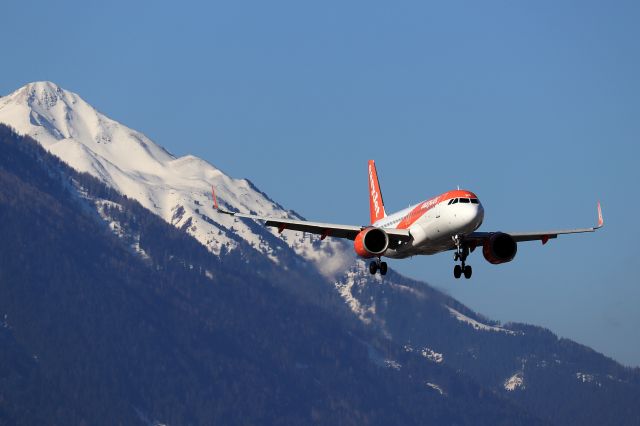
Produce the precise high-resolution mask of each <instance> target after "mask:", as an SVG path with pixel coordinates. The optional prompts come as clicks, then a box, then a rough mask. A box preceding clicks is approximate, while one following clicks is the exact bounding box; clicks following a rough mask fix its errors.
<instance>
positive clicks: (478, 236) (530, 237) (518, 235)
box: [465, 203, 604, 245]
mask: <svg viewBox="0 0 640 426" xmlns="http://www.w3.org/2000/svg"><path fill="white" fill-rule="evenodd" d="M603 226H604V220H603V218H602V208H601V207H600V203H598V225H597V226H594V227H592V228H577V229H561V230H552V231H538V232H505V234H509V235H510V236H511V237H512V238H513V239H514V240H515V241H516V242H520V241H537V240H540V241H542V244H546V243H547V241H548V240H550V239H552V238H558V235H565V234H580V233H583V232H594V231H596V230H598V229H600V228H602V227H603ZM493 234H495V232H472V233H471V234H469V235H466V236H465V240H466V241H470V242H474V243H476V244H477V245H481V244H482V242H483V241H484V240H485V239H487V238H489V237H491V235H493Z"/></svg>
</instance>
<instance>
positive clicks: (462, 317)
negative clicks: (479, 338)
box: [446, 306, 523, 336]
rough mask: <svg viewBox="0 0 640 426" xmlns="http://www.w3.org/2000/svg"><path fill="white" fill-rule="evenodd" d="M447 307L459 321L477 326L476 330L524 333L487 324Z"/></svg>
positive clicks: (510, 333) (513, 333)
mask: <svg viewBox="0 0 640 426" xmlns="http://www.w3.org/2000/svg"><path fill="white" fill-rule="evenodd" d="M446 308H447V309H448V310H449V312H450V313H451V315H452V316H454V317H455V318H456V319H457V320H458V321H462V322H464V323H466V324H469V325H470V326H472V327H473V328H475V329H476V330H483V331H494V332H499V333H506V334H509V335H512V336H515V335H518V334H523V333H522V332H515V331H513V330H508V329H506V328H503V327H497V326H494V325H487V324H483V323H481V322H479V321H476V320H474V319H473V318H469V317H468V316H466V315H465V314H463V313H461V312H458V311H456V310H455V309H453V308H452V307H450V306H446Z"/></svg>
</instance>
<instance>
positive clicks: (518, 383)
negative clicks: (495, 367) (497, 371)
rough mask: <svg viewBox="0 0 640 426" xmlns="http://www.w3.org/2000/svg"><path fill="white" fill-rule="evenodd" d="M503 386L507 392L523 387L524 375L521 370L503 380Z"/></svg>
mask: <svg viewBox="0 0 640 426" xmlns="http://www.w3.org/2000/svg"><path fill="white" fill-rule="evenodd" d="M504 388H505V390H507V391H509V392H513V391H515V390H517V389H524V375H523V374H522V372H519V373H516V374H514V375H513V376H511V377H509V378H508V379H507V380H505V381H504Z"/></svg>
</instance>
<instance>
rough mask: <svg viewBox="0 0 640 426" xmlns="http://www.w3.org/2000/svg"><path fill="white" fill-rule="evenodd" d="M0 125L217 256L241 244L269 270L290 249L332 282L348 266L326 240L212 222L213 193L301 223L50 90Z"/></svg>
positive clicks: (5, 110) (2, 115)
mask: <svg viewBox="0 0 640 426" xmlns="http://www.w3.org/2000/svg"><path fill="white" fill-rule="evenodd" d="M0 122H2V123H5V124H8V125H10V126H11V127H13V128H14V129H15V130H16V131H17V132H18V133H20V134H24V135H29V136H31V137H32V138H34V139H35V140H36V141H38V142H39V143H40V144H41V145H42V146H43V147H44V148H45V149H47V150H48V151H49V152H51V153H53V154H54V155H56V156H58V157H60V158H61V159H62V160H64V161H65V162H67V163H68V164H69V165H70V166H72V167H73V168H75V169H76V170H79V171H81V172H87V173H90V174H91V175H93V176H95V177H97V178H98V179H100V180H101V181H103V182H104V183H106V184H107V185H109V186H111V187H113V188H115V189H117V190H118V191H119V192H121V193H123V194H124V195H126V196H128V197H130V198H133V199H135V200H137V201H138V202H140V203H141V204H142V205H143V206H144V207H146V208H147V209H149V210H151V211H152V212H154V213H155V214H157V215H159V216H160V217H162V218H163V219H164V220H166V221H167V222H169V223H171V224H172V225H174V226H176V227H178V228H181V229H184V230H185V231H186V232H188V233H189V234H191V235H192V236H194V237H195V238H196V239H197V240H198V241H199V242H200V243H202V244H203V245H205V246H206V247H207V248H208V249H209V250H210V251H211V252H213V253H215V254H220V253H221V251H222V250H223V248H224V250H226V251H229V250H233V249H235V248H236V247H237V239H238V237H240V238H242V239H244V240H245V241H246V242H247V243H248V244H249V245H251V246H252V247H253V248H255V249H256V250H258V251H260V252H261V253H263V254H265V255H266V256H268V257H269V258H270V259H271V260H272V261H274V262H275V263H279V262H280V257H279V256H278V254H279V252H281V251H282V250H283V249H284V248H285V246H289V248H291V249H293V251H294V252H295V253H296V254H298V255H299V256H302V257H304V258H305V259H307V260H310V261H312V262H313V263H314V264H315V265H316V266H317V267H318V270H319V271H320V272H321V273H322V274H323V275H325V276H327V277H330V278H336V277H339V276H342V274H343V273H344V271H345V270H346V269H347V268H348V267H349V266H351V265H352V264H353V258H354V257H353V254H352V250H350V248H349V247H348V245H347V244H345V243H344V242H343V241H338V240H332V239H330V238H329V239H327V240H325V241H323V242H322V244H320V243H319V241H317V239H314V238H312V237H310V236H305V235H304V234H303V233H302V232H288V233H285V234H283V235H282V236H279V235H278V234H277V231H276V230H274V229H270V228H263V227H262V226H261V225H259V224H257V223H255V222H252V221H248V220H245V219H237V218H234V217H231V216H227V215H221V214H218V213H217V212H215V211H214V209H213V207H212V205H211V204H212V203H211V195H210V193H211V186H212V185H213V186H215V187H216V193H217V195H218V197H219V200H218V201H219V203H220V204H221V205H222V206H224V207H225V208H228V209H231V210H238V211H243V212H254V213H256V214H260V215H270V216H280V217H289V218H297V219H299V218H300V217H299V216H297V215H295V214H293V213H292V212H290V211H287V210H284V209H283V208H282V207H280V206H279V205H277V204H276V203H274V202H273V201H271V200H270V199H268V198H267V197H266V196H265V195H264V194H263V193H261V192H260V191H258V190H257V189H256V188H255V187H254V186H253V185H252V184H251V183H250V182H249V181H247V180H246V179H234V178H231V177H229V176H227V175H225V174H224V173H223V172H222V171H220V170H219V169H217V168H216V167H214V166H213V165H211V164H209V163H208V162H206V161H204V160H202V159H200V158H198V157H195V156H192V155H186V156H184V157H180V158H176V157H175V156H173V155H172V154H170V153H169V152H167V151H166V150H165V149H163V148H162V147H160V146H159V145H157V144H155V143H154V142H153V141H151V140H150V139H149V138H147V137H146V136H145V135H143V134H142V133H140V132H137V131H135V130H132V129H130V128H128V127H126V126H124V125H122V124H120V123H118V122H116V121H114V120H111V119H110V118H108V117H106V116H105V115H103V114H101V113H100V112H98V111H96V110H95V109H94V108H93V107H92V106H91V105H89V104H88V103H87V102H85V101H84V100H83V99H82V98H81V97H80V96H78V95H77V94H75V93H71V92H69V91H66V90H63V89H61V88H60V87H58V86H57V85H55V84H54V83H51V82H36V83H30V84H27V85H26V86H24V87H22V88H20V89H18V90H17V91H15V92H13V93H12V94H10V95H8V96H6V97H3V98H0ZM178 212H179V214H176V213H178ZM114 226H115V225H114Z"/></svg>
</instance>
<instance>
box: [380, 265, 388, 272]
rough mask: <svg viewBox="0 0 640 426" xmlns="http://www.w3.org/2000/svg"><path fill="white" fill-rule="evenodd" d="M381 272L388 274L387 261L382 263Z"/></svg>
mask: <svg viewBox="0 0 640 426" xmlns="http://www.w3.org/2000/svg"><path fill="white" fill-rule="evenodd" d="M380 274H381V275H387V262H381V263H380Z"/></svg>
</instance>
